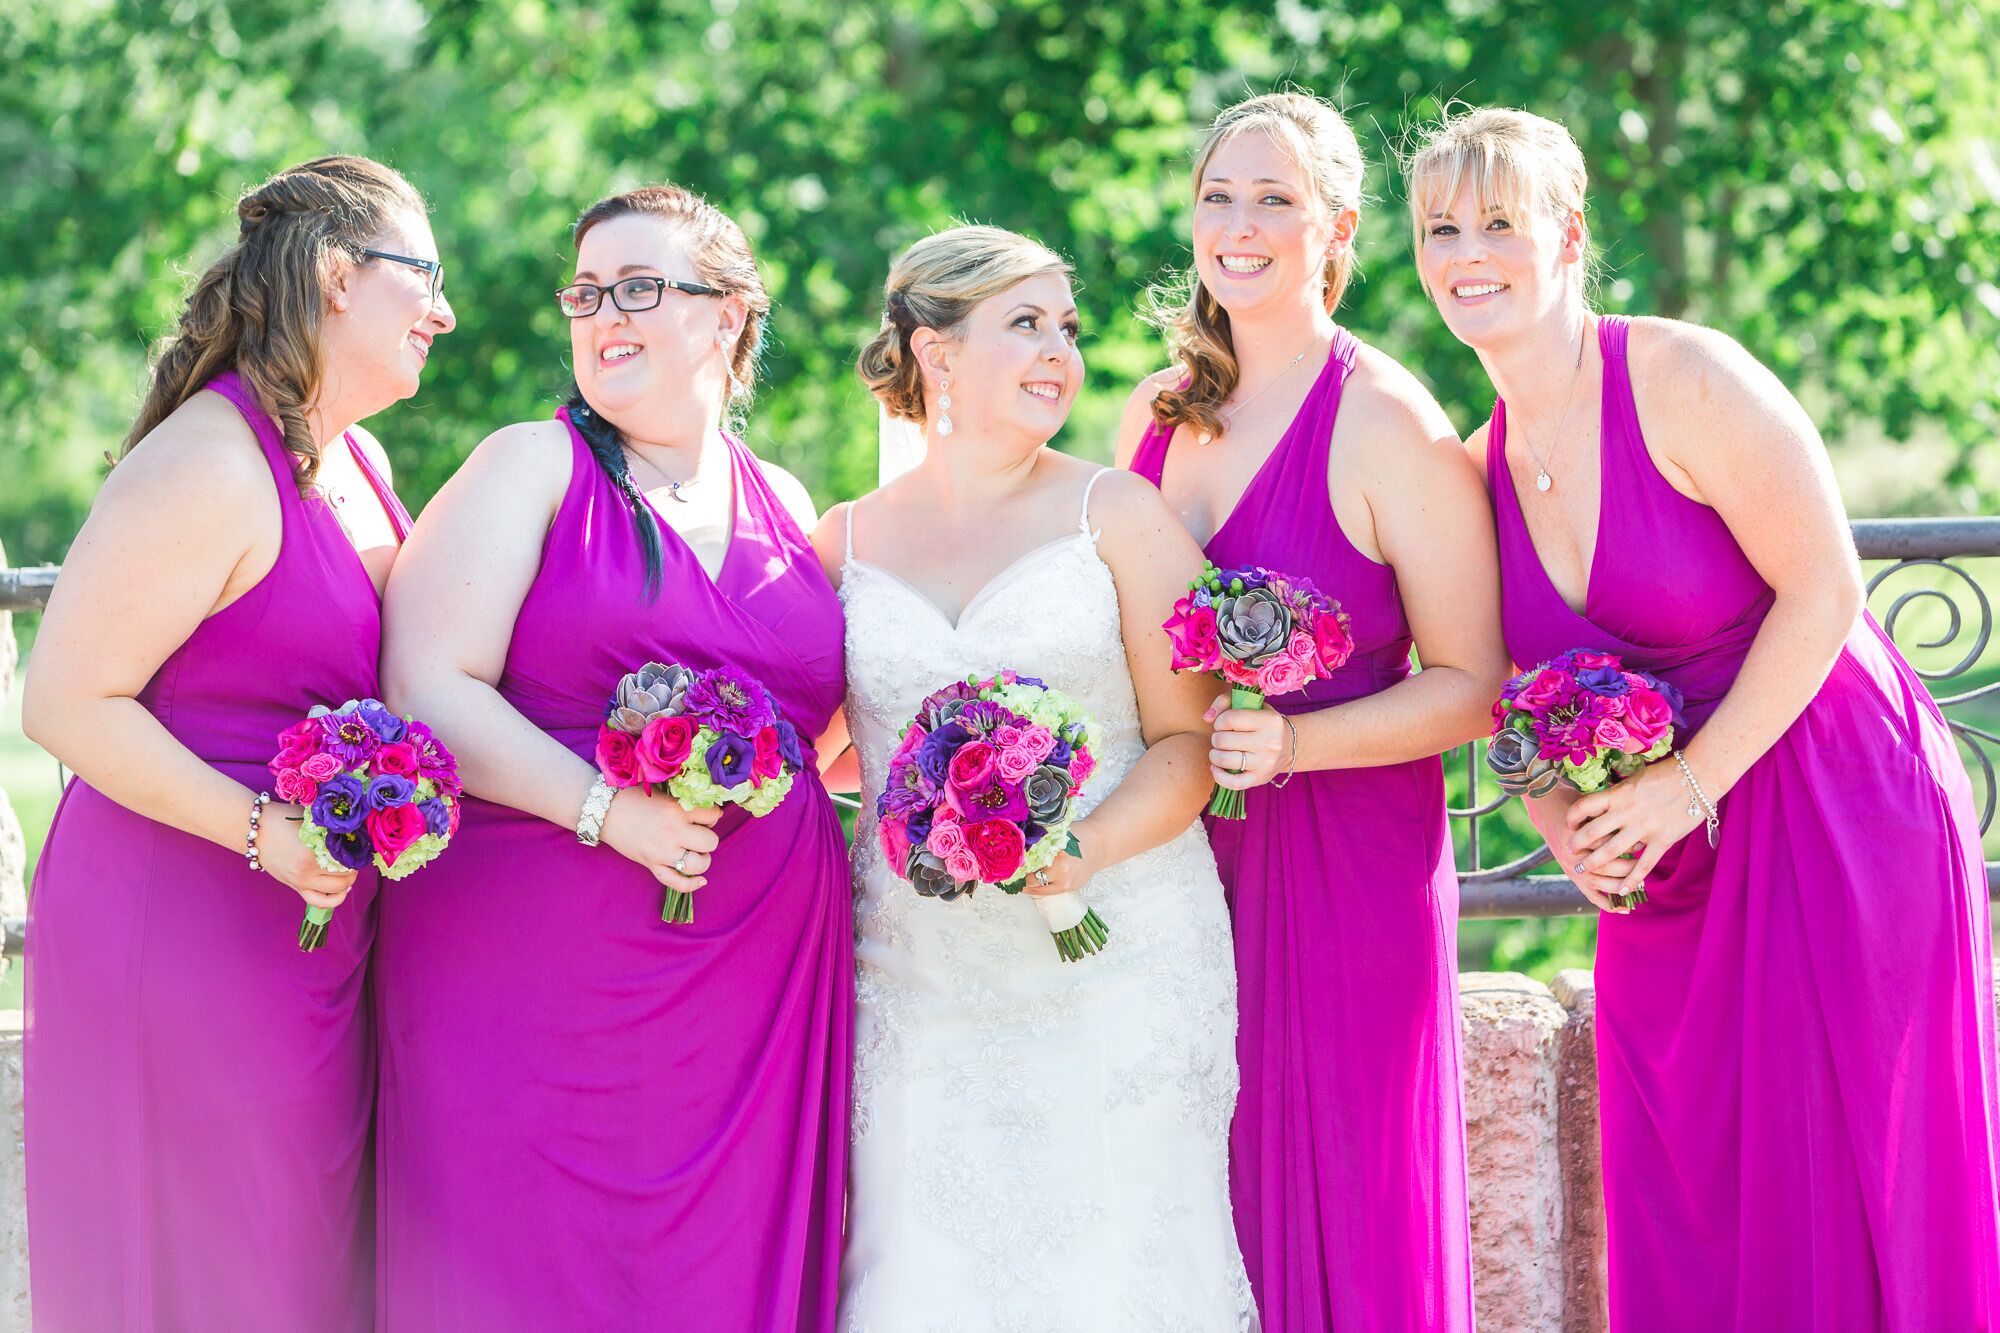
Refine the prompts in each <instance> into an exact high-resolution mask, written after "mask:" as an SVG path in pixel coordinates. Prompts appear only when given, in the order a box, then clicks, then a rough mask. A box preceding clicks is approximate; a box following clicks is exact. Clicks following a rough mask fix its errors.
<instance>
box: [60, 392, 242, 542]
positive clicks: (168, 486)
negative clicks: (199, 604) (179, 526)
mask: <svg viewBox="0 0 2000 1333" xmlns="http://www.w3.org/2000/svg"><path fill="white" fill-rule="evenodd" d="M276 497H277V479H276V477H275V475H274V474H273V472H272V470H271V464H270V462H269V460H267V459H266V458H265V456H264V446H263V445H262V444H261V443H260V442H259V441H258V439H257V434H256V432H255V431H253V430H252V429H251V428H250V423H249V422H248V421H245V420H244V419H243V414H242V413H241V412H238V411H237V410H236V407H235V405H234V404H232V403H231V402H230V401H229V400H228V399H226V398H224V397H223V396H222V395H220V394H216V393H197V394H195V395H194V396H193V397H192V398H190V399H188V401H186V402H185V403H182V404H181V405H180V406H179V407H177V408H175V409H174V411H173V412H172V413H170V414H169V415H168V416H167V419H166V420H164V421H162V422H161V423H160V424H159V425H157V426H155V427H154V428H153V429H152V430H150V431H148V432H147V433H146V436H145V438H144V439H142V440H140V441H139V443H138V444H137V445H136V446H134V447H133V449H132V452H131V453H129V454H127V455H126V456H125V457H124V458H122V459H120V460H119V461H118V465H117V466H116V467H114V468H113V469H112V470H111V475H110V476H109V477H107V478H106V479H105V482H104V488H103V490H102V491H100V492H99V494H98V503H99V504H100V505H107V504H125V503H132V502H144V503H161V504H169V505H172V506H174V507H175V508H176V509H177V510H180V511H182V512H184V513H188V514H189V516H190V517H194V516H196V515H206V514H208V513H211V512H213V511H214V510H216V509H236V508H238V507H240V506H242V505H246V504H254V503H256V502H258V500H259V499H260V498H267V499H269V500H271V501H275V500H276Z"/></svg>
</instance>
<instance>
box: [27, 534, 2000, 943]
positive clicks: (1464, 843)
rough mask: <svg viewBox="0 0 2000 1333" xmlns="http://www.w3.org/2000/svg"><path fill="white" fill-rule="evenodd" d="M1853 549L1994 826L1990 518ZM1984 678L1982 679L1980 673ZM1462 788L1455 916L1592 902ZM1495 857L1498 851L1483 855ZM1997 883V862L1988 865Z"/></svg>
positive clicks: (34, 607)
mask: <svg viewBox="0 0 2000 1333" xmlns="http://www.w3.org/2000/svg"><path fill="white" fill-rule="evenodd" d="M1854 541H1855V546H1856V547H1857V548H1858V549H1859V551H1860V553H1861V558H1862V559H1863V560H1864V561H1869V562H1878V561H1881V562H1887V563H1886V564H1882V565H1880V566H1879V567H1871V569H1870V572H1869V576H1868V604H1869V607H1870V609H1871V610H1873V611H1874V613H1875V616H1876V618H1877V619H1878V620H1880V621H1881V623H1882V627H1883V629H1884V630H1885V631H1886V632H1887V633H1888V635H1889V637H1890V638H1891V639H1892V640H1893V641H1894V642H1895V643H1896V645H1897V647H1898V648H1900V649H1902V651H1903V653H1904V655H1905V656H1907V657H1908V658H1909V659H1910V662H1911V665H1912V666H1913V667H1914V668H1915V669H1916V671H1917V673H1918V675H1920V676H1922V677H1923V679H1924V680H1925V681H1927V682H1930V683H1931V685H1932V689H1933V693H1934V695H1935V697H1936V698H1937V702H1938V704H1939V706H1940V707H1941V708H1942V709H1943V710H1944V714H1945V718H1946V720H1947V721H1948V722H1949V723H1950V725H1951V729H1952V732H1953V734H1954V735H1955V736H1956V737H1957V738H1958V740H1959V748H1960V751H1961V752H1962V754H1963V755H1964V757H1965V762H1966V767H1967V769H1968V771H1969V772H1970V774H1971V776H1972V783H1973V791H1974V795H1975V798H1976V799H1977V800H1978V802H1979V827H1980V832H1981V834H1982V835H1984V834H1985V833H1986V832H1987V830H1988V829H1989V828H1990V827H1991V826H1992V823H1993V817H1994V812H1995V804H1996V800H2000V782H1996V770H1995V754H1996V750H2000V661H1993V662H1989V661H1987V657H1988V649H1989V648H1990V647H1991V646H1992V641H1993V631H1994V622H1993V604H1992V601H1991V599H1990V598H1989V597H1988V595H1987V592H1986V589H1985V588H1984V586H1982V584H1981V583H1980V580H1979V578H1978V577H1977V575H1976V574H1975V573H1974V572H1973V571H1972V570H1970V569H1968V568H1967V567H1966V565H1965V562H1966V561H1968V560H1973V559H1978V558H1982V557H2000V517H1996V518H1916V519H1868V520H1863V521H1860V522H1857V523H1855V524H1854ZM55 576H56V567H55V566H52V565H49V566H41V567H38V568H30V569H0V612H7V611H39V610H40V609H41V608H42V607H43V606H45V605H47V603H48V597H49V591H50V589H51V588H53V587H54V586H55ZM1989 677H1990V679H1989ZM1989 710H1990V711H1991V712H1992V714H1993V716H1992V718H1991V719H1990V720H1989V719H1988V718H1987V716H1986V713H1987V712H1988V711H1989ZM1447 765H1448V772H1449V773H1450V774H1451V775H1452V777H1453V783H1454V787H1455V788H1459V789H1460V790H1461V791H1462V795H1461V796H1460V797H1459V804H1457V805H1455V806H1454V807H1453V808H1452V810H1451V815H1452V818H1453V820H1454V821H1455V829H1456V832H1457V837H1458V839H1459V843H1460V847H1461V852H1460V856H1459V884H1460V898H1459V914H1460V915H1461V916H1464V917H1523V916H1568V915H1577V914H1582V913H1585V912H1589V911H1591V910H1593V909H1592V908H1591V907H1590V904H1589V903H1588V902H1586V901H1585V900H1584V898H1583V896H1582V895H1581V894H1579V893H1578V892H1577V891H1576V890H1575V888H1573V887H1572V886H1571V885H1570V883H1569V881H1568V880H1567V879H1565V878H1564V877H1563V876H1561V875H1553V874H1537V873H1535V872H1536V871H1537V870H1539V869H1540V868H1541V867H1543V866H1545V865H1547V864H1548V862H1549V859H1550V857H1549V852H1548V849H1547V848H1546V847H1543V846H1541V844H1540V842H1539V840H1537V839H1534V838H1533V836H1532V834H1531V833H1528V832H1524V830H1526V828H1527V825H1526V822H1525V820H1524V819H1522V818H1521V816H1520V815H1519V812H1518V810H1515V811H1513V812H1511V813H1510V812H1509V809H1508V803H1509V798H1508V797H1507V796H1505V795H1504V794H1502V793H1501V792H1500V791H1499V790H1498V788H1497V787H1494V786H1493V784H1492V783H1491V782H1490V781H1488V780H1487V778H1486V775H1485V745H1484V743H1483V742H1475V743H1473V744H1471V745H1466V746H1463V747H1461V748H1460V749H1458V750H1457V751H1454V752H1453V753H1452V754H1451V755H1449V756H1447ZM1490 854H1497V856H1498V858H1499V859H1497V860H1496V859H1492V856H1491V855H1490ZM1986 875H1987V882H1988V884H1989V885H1995V884H2000V861H1989V862H1987V866H1986ZM6 925H7V939H6V949H7V951H8V952H9V953H14V952H17V951H18V949H19V943H20V933H19V930H18V928H17V927H18V923H6Z"/></svg>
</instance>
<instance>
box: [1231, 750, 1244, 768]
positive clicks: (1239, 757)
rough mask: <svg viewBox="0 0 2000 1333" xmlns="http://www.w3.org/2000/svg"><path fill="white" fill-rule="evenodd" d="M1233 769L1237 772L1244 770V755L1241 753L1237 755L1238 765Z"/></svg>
mask: <svg viewBox="0 0 2000 1333" xmlns="http://www.w3.org/2000/svg"><path fill="white" fill-rule="evenodd" d="M1231 771H1232V772H1235V773H1241V772H1242V771H1243V756H1242V755H1241V754H1240V753H1239V754H1238V755H1237V756H1236V767H1235V768H1234V769H1232V770H1231Z"/></svg>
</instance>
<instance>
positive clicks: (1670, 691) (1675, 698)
mask: <svg viewBox="0 0 2000 1333" xmlns="http://www.w3.org/2000/svg"><path fill="white" fill-rule="evenodd" d="M1659 686H1660V693H1661V694H1664V695H1666V696H1667V707H1669V708H1671V709H1673V710H1674V725H1675V726H1679V725H1681V721H1682V719H1681V692H1680V689H1679V687H1677V686H1676V685H1675V684H1674V683H1673V682H1672V681H1670V680H1662V681H1660V682H1659Z"/></svg>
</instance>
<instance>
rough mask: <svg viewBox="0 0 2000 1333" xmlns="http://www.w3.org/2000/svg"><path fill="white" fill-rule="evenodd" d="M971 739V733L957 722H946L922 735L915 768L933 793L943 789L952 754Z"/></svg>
mask: <svg viewBox="0 0 2000 1333" xmlns="http://www.w3.org/2000/svg"><path fill="white" fill-rule="evenodd" d="M971 739H972V733H971V732H969V731H967V730H966V729H965V728H964V727H962V726H960V725H959V724H958V723H957V722H947V723H945V724H944V725H943V726H941V727H939V728H937V729H936V730H935V731H933V732H931V734H930V735H928V736H926V737H924V742H923V744H922V745H919V746H918V747H917V763H916V768H917V771H918V772H919V773H921V774H922V775H923V779H924V781H925V782H927V783H929V784H930V788H931V791H932V792H933V793H935V792H939V791H942V790H944V783H945V778H946V776H947V775H948V770H949V769H950V767H951V757H952V755H954V754H956V753H957V752H958V747H959V746H961V745H963V744H965V743H966V742H967V741H969V740H971Z"/></svg>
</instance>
